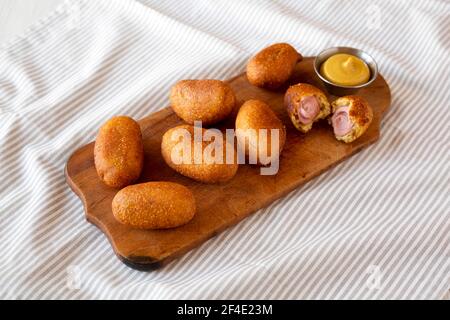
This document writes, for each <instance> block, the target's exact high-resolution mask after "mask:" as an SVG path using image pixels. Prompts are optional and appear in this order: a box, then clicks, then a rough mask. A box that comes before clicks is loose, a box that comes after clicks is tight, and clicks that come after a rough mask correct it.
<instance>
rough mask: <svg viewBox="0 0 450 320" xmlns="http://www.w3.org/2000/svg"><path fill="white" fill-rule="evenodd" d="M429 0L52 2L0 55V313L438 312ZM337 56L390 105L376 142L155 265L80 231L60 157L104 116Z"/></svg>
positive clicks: (442, 154) (434, 33)
mask: <svg viewBox="0 0 450 320" xmlns="http://www.w3.org/2000/svg"><path fill="white" fill-rule="evenodd" d="M449 14H450V4H449V3H448V2H446V1H414V2H413V1H377V2H375V3H372V2H371V4H367V3H364V2H363V1H356V0H354V1H328V0H320V1H306V2H304V1H270V2H269V1H238V0H233V1H230V0H227V1H212V0H211V1H142V2H141V3H139V2H135V1H132V0H113V1H108V0H98V1H87V0H69V1H67V2H65V3H64V5H62V6H61V7H59V8H58V9H56V11H54V12H53V13H52V14H51V15H50V16H48V17H47V18H45V19H43V20H42V21H40V22H39V23H38V24H36V25H35V26H33V27H32V28H31V29H30V30H28V31H27V33H26V34H24V35H23V36H20V37H17V38H16V39H15V40H14V41H12V42H10V43H8V44H5V45H3V46H2V47H1V49H0V177H1V178H0V214H1V221H0V250H1V253H2V259H1V260H0V297H2V298H8V299H14V298H34V299H44V298H63V299H66V298H69V299H86V298H105V299H112V298H117V299H143V298H154V299H160V298H161V299H162V298H167V299H177V298H188V299H195V298H223V299H227V298H262V299H264V298H277V299H283V298H287V299H293V298H307V299H311V298H332V299H340V298H342V299H354V298H369V299H377V298H381V299H386V298H387V299H397V298H399V299H412V298H425V299H439V298H442V297H443V296H444V294H445V292H446V290H447V289H448V288H449V286H450V284H449V278H450V277H449V275H450V265H449V243H450V242H449V233H450V225H449V223H450V203H449V198H450V192H449V178H450V170H449V163H450V161H449V160H450V159H449V142H450V141H449V138H450V137H449V130H448V129H449V125H448V124H449V121H450V119H449V118H450V117H449V111H450V108H449V107H450V106H449V102H448V101H449V91H450V88H449V53H450V39H449V38H450V33H449V32H448V31H449V30H450V19H449ZM278 41H286V42H289V43H291V44H293V45H294V46H295V47H296V48H297V49H298V50H299V51H300V52H301V53H302V54H303V55H305V56H310V55H315V54H317V53H318V52H319V51H320V50H322V49H324V48H326V47H330V46H335V45H347V46H353V47H358V48H363V49H365V50H367V51H368V52H370V53H371V54H372V55H373V56H374V57H375V58H376V60H377V61H378V63H379V66H380V71H381V73H382V74H383V75H384V76H385V78H386V79H387V81H388V83H389V84H390V86H391V89H392V95H393V101H392V106H391V110H390V111H389V113H388V114H387V115H386V118H385V120H384V122H383V125H382V137H381V139H380V141H379V142H378V143H377V144H375V145H373V146H371V147H369V148H368V149H366V150H364V151H363V152H361V153H359V154H358V155H356V156H354V157H352V158H351V159H349V160H347V161H345V162H344V163H342V164H341V165H339V166H337V167H336V168H334V169H332V170H330V171H328V172H326V173H325V174H323V175H321V176H320V177H318V178H317V179H314V180H313V181H311V182H310V183H308V184H306V185H304V186H303V187H301V188H299V189H298V190H296V191H294V192H292V193H290V194H289V195H288V196H287V197H285V198H283V199H281V200H279V201H277V202H276V203H273V204H272V205H270V206H269V207H268V208H266V209H264V210H261V211H260V212H258V213H256V214H255V215H253V216H251V217H250V218H248V219H246V220H245V221H243V222H241V223H240V224H239V225H237V226H236V227H233V228H231V229H229V230H227V231H225V232H224V233H222V234H220V235H218V236H217V237H216V238H214V239H212V240H211V241H209V242H207V243H205V244H204V245H202V246H201V247H200V248H198V249H195V250H193V251H191V252H190V253H188V254H186V255H185V256H183V257H182V258H181V259H179V260H177V261H174V262H173V263H171V264H170V265H168V266H167V267H165V268H163V269H161V270H157V271H152V272H150V273H143V272H139V271H135V270H132V269H129V268H128V267H126V266H125V265H123V264H122V263H121V262H120V261H119V260H118V259H117V258H116V257H115V256H114V254H113V252H112V250H111V248H110V245H109V243H108V241H107V240H106V238H105V237H104V236H103V234H102V233H101V232H100V231H98V230H97V229H96V228H95V227H94V226H91V225H90V224H88V223H87V222H86V221H85V220H84V213H83V208H82V204H81V202H80V201H79V199H78V198H77V197H76V196H75V195H74V194H73V193H72V192H71V191H70V190H69V188H68V187H67V185H66V183H65V181H64V175H63V169H64V165H65V162H66V160H67V157H68V156H69V155H70V154H71V152H72V151H73V150H75V149H76V148H77V147H79V146H81V145H83V144H85V143H87V142H89V141H91V140H93V139H94V137H95V134H96V131H97V128H98V127H99V125H100V124H101V123H102V122H104V121H105V120H106V119H108V118H109V117H111V116H112V115H116V114H127V115H130V116H133V117H135V118H141V117H143V116H145V115H147V114H149V113H151V112H153V111H156V110H158V109H160V108H162V107H164V106H166V105H167V104H168V94H167V92H168V90H169V88H170V86H171V85H172V84H173V83H174V82H176V81H177V80H179V79H183V78H218V79H227V78H230V77H232V76H234V75H236V74H238V73H240V72H242V71H243V70H244V67H245V63H246V61H247V59H248V58H249V56H250V55H251V54H252V53H254V52H256V51H257V50H259V49H261V48H262V47H264V46H266V45H268V44H270V43H274V42H278Z"/></svg>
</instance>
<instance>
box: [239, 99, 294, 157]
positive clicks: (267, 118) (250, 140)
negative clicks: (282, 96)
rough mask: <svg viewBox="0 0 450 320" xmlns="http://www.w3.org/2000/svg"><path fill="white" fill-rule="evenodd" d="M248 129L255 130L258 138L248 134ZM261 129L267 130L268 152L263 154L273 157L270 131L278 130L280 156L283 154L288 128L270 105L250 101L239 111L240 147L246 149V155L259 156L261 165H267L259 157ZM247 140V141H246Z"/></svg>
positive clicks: (265, 151)
mask: <svg viewBox="0 0 450 320" xmlns="http://www.w3.org/2000/svg"><path fill="white" fill-rule="evenodd" d="M247 129H255V130H256V136H254V137H252V136H251V135H248V134H246V130H247ZM259 129H268V130H267V144H266V145H265V146H262V147H263V148H264V147H265V148H266V150H264V149H263V150H262V152H263V154H267V156H268V157H271V156H272V153H271V150H272V139H271V132H270V129H278V130H279V131H278V134H279V136H278V138H279V140H278V141H277V144H278V154H281V150H283V147H284V143H285V142H286V128H285V126H284V124H283V122H282V121H281V120H280V119H279V118H278V117H277V116H276V114H275V113H274V112H273V110H272V109H271V108H270V106H269V105H268V104H266V103H265V102H263V101H260V100H256V99H254V100H248V101H246V102H245V103H244V104H243V105H242V106H241V108H240V109H239V112H238V115H237V117H236V137H237V139H238V141H240V145H241V146H244V147H245V154H246V155H247V156H248V155H249V154H250V153H252V152H253V154H255V155H258V156H257V162H258V163H259V164H264V165H266V164H267V163H264V161H262V159H260V157H259V153H260V148H259V147H261V146H260V145H259V144H260V140H259V134H258V130H259ZM246 139H247V140H246Z"/></svg>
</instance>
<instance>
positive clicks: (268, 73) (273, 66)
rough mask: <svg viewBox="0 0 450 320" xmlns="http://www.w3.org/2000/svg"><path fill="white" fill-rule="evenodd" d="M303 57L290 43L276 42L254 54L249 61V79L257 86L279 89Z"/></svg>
mask: <svg viewBox="0 0 450 320" xmlns="http://www.w3.org/2000/svg"><path fill="white" fill-rule="evenodd" d="M302 59H303V57H302V55H301V54H300V53H298V52H297V51H296V50H295V49H294V48H293V47H292V46H291V45H290V44H287V43H276V44H273V45H271V46H269V47H267V48H265V49H263V50H262V51H260V52H258V53H257V54H256V55H255V56H253V57H252V58H251V59H250V60H249V62H248V63H247V78H248V81H249V82H250V83H251V84H252V85H254V86H257V87H261V88H267V89H277V88H279V87H280V86H282V85H283V84H284V83H286V81H287V80H288V79H289V78H290V77H291V75H292V73H293V72H294V67H295V65H296V64H297V62H299V61H301V60H302Z"/></svg>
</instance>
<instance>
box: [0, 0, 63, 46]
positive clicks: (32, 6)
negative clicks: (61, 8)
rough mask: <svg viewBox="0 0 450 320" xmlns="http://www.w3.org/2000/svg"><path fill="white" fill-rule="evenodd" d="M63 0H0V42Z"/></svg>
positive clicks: (27, 25)
mask: <svg viewBox="0 0 450 320" xmlns="http://www.w3.org/2000/svg"><path fill="white" fill-rule="evenodd" d="M63 1H64V0H0V42H5V41H8V40H9V39H11V38H12V37H13V36H14V35H16V34H19V33H22V32H23V31H24V30H25V29H26V28H27V27H29V26H30V25H31V24H32V23H34V22H35V21H36V20H38V19H39V18H40V17H43V16H45V15H46V14H47V13H48V12H49V11H51V10H52V9H53V8H54V7H56V6H57V5H58V4H60V3H62V2H63Z"/></svg>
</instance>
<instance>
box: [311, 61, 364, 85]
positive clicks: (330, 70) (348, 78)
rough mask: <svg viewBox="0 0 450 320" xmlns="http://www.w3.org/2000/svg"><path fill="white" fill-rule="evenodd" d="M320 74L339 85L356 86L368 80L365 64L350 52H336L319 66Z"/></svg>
mask: <svg viewBox="0 0 450 320" xmlns="http://www.w3.org/2000/svg"><path fill="white" fill-rule="evenodd" d="M320 74H321V75H322V76H324V77H325V78H326V79H327V80H328V81H330V82H333V83H334V84H337V85H341V86H357V85H360V84H364V83H366V82H367V81H369V78H370V70H369V67H368V66H367V64H366V63H365V62H364V61H363V60H361V59H360V58H358V57H355V56H353V55H351V54H346V53H338V54H335V55H333V56H331V57H329V58H328V59H327V60H326V61H325V62H324V63H322V65H321V66H320Z"/></svg>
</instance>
